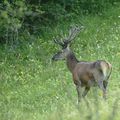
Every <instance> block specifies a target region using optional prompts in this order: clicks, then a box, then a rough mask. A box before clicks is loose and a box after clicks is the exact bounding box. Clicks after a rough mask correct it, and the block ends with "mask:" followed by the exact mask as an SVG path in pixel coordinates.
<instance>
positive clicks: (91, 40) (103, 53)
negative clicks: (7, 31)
mask: <svg viewBox="0 0 120 120" xmlns="http://www.w3.org/2000/svg"><path fill="white" fill-rule="evenodd" d="M119 11H120V8H119V7H112V8H111V9H109V10H108V11H106V12H105V13H104V14H103V15H101V16H82V17H76V18H73V19H72V20H71V21H70V22H68V21H67V22H66V23H59V24H58V25H57V26H56V27H55V28H51V29H50V28H49V29H47V30H46V32H45V33H44V35H43V37H42V38H38V39H37V40H36V41H35V42H34V43H31V44H24V45H23V46H20V47H19V48H16V49H13V48H11V47H9V46H7V47H6V46H1V47H0V120H78V119H81V120H96V119H97V120H119V118H120V114H119V113H120V100H119V98H120V97H119V93H120V74H119V71H120V12H119ZM81 23H82V24H83V25H84V26H85V29H84V30H82V31H81V33H80V35H79V36H78V37H77V38H76V40H75V41H74V43H73V45H72V49H73V51H74V52H75V54H76V56H77V58H79V59H80V60H85V61H94V60H97V59H105V60H107V61H109V62H110V63H111V64H112V66H113V71H112V75H111V78H110V81H109V86H108V99H107V101H104V100H103V99H102V95H101V94H102V92H101V91H100V90H99V89H98V88H92V89H91V91H90V92H89V93H88V95H87V101H84V100H83V101H82V102H81V103H80V106H77V94H76V89H75V85H74V84H73V82H72V76H71V74H70V72H69V71H68V70H67V68H66V65H65V62H63V61H60V62H56V63H52V62H51V57H52V55H54V53H55V52H56V51H57V50H58V49H60V48H59V47H58V46H56V45H55V44H54V43H53V41H52V38H53V36H56V35H58V34H62V33H64V34H67V31H68V29H69V26H70V25H71V24H81ZM96 90H97V92H96ZM86 102H89V105H88V104H87V103H86Z"/></svg>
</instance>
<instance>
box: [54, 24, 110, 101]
mask: <svg viewBox="0 0 120 120" xmlns="http://www.w3.org/2000/svg"><path fill="white" fill-rule="evenodd" d="M81 29H82V28H81V27H78V26H74V27H71V29H70V30H69V34H68V36H67V37H65V38H61V39H58V38H54V42H55V44H58V45H59V46H60V47H61V48H62V49H61V50H60V51H58V52H57V53H56V54H55V55H53V57H52V61H58V60H65V61H66V65H67V68H68V69H69V71H70V72H71V73H72V78H73V82H74V84H75V86H76V90H77V95H78V103H79V102H80V101H81V98H84V97H85V96H86V95H87V93H88V91H89V90H90V88H91V87H94V86H98V87H99V88H100V89H101V90H102V93H103V95H102V96H103V98H104V99H106V92H107V85H108V81H109V80H108V79H109V77H110V75H111V71H112V65H111V64H110V63H109V62H107V61H105V60H96V61H93V62H88V61H79V60H78V59H77V58H76V56H75V54H74V52H73V51H72V50H71V49H70V45H71V42H72V41H73V40H74V39H75V37H76V36H77V35H78V34H79V32H80V31H81ZM83 87H84V88H83ZM81 88H83V89H84V91H83V92H82V91H81Z"/></svg>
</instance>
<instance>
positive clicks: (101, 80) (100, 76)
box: [94, 72, 107, 99]
mask: <svg viewBox="0 0 120 120" xmlns="http://www.w3.org/2000/svg"><path fill="white" fill-rule="evenodd" d="M94 78H95V80H96V82H97V84H98V86H99V88H100V89H101V90H102V91H103V98H104V99H106V87H107V84H105V83H104V75H103V74H101V73H99V72H96V74H95V75H94Z"/></svg>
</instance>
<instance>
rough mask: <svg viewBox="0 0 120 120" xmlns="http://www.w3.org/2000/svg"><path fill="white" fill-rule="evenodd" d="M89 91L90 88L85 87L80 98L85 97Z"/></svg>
mask: <svg viewBox="0 0 120 120" xmlns="http://www.w3.org/2000/svg"><path fill="white" fill-rule="evenodd" d="M89 90H90V87H85V90H84V92H83V94H82V96H83V97H85V96H86V95H87V93H88V91H89Z"/></svg>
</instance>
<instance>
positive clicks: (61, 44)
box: [54, 38, 64, 47]
mask: <svg viewBox="0 0 120 120" xmlns="http://www.w3.org/2000/svg"><path fill="white" fill-rule="evenodd" d="M54 42H55V43H56V44H58V45H60V46H62V47H63V46H64V43H63V42H62V41H59V40H58V39H57V38H54Z"/></svg>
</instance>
